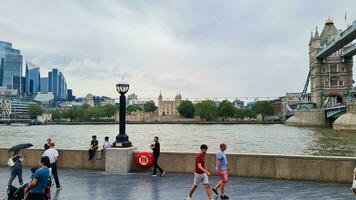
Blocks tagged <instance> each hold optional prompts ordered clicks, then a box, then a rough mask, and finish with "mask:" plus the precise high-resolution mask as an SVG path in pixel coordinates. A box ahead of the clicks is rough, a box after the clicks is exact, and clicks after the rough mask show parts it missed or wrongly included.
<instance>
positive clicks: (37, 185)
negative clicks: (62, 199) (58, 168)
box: [25, 156, 50, 200]
mask: <svg viewBox="0 0 356 200" xmlns="http://www.w3.org/2000/svg"><path fill="white" fill-rule="evenodd" d="M40 166H41V168H39V169H37V170H36V172H35V174H34V176H33V179H32V181H31V183H30V184H29V186H28V187H27V188H26V189H25V192H26V193H27V192H28V193H29V194H28V196H27V200H44V199H45V188H46V186H47V182H48V177H49V175H50V172H49V169H48V167H49V166H50V161H49V158H48V157H47V156H43V157H42V158H41V163H40Z"/></svg>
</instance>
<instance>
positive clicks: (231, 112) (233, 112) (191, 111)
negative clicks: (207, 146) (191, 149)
mask: <svg viewBox="0 0 356 200" xmlns="http://www.w3.org/2000/svg"><path fill="white" fill-rule="evenodd" d="M178 113H179V114H180V115H181V116H182V117H184V118H193V117H194V116H199V117H200V119H203V120H206V121H212V120H216V119H217V118H218V117H221V118H223V119H226V118H234V117H235V118H237V119H238V120H239V119H240V120H241V119H244V118H250V119H251V118H256V116H257V115H258V114H260V115H261V116H262V120H264V118H265V117H266V116H270V115H273V114H274V109H273V107H272V105H271V104H270V103H269V102H268V101H258V102H256V103H255V105H254V106H253V107H252V109H249V108H242V109H237V108H235V107H234V106H233V104H232V103H231V102H230V101H228V100H224V101H222V102H220V103H219V105H217V104H216V103H215V102H213V101H211V100H205V101H202V102H200V103H197V104H193V102H191V101H189V100H184V101H182V102H181V103H180V104H179V106H178Z"/></svg>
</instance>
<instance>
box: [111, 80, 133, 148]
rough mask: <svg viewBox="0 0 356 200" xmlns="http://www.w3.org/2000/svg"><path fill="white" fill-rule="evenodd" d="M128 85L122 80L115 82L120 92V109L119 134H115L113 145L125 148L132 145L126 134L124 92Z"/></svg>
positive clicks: (127, 89)
mask: <svg viewBox="0 0 356 200" xmlns="http://www.w3.org/2000/svg"><path fill="white" fill-rule="evenodd" d="M129 88H130V85H129V84H128V83H127V82H126V81H124V80H122V81H120V82H119V83H118V84H116V90H117V92H118V93H119V94H120V111H119V119H120V120H119V121H120V126H119V134H118V135H117V136H116V141H115V143H114V147H119V148H126V147H132V144H131V142H130V141H129V136H127V135H126V97H125V94H126V93H127V91H129Z"/></svg>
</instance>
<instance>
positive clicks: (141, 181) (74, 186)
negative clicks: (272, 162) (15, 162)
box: [0, 168, 356, 200]
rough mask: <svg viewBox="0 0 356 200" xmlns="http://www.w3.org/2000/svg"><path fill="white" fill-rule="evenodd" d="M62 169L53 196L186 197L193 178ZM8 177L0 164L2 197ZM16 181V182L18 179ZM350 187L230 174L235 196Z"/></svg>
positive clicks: (338, 194)
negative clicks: (59, 185)
mask: <svg viewBox="0 0 356 200" xmlns="http://www.w3.org/2000/svg"><path fill="white" fill-rule="evenodd" d="M59 170H60V171H59V175H60V180H61V182H62V185H63V190H61V191H59V192H57V191H55V190H54V189H53V190H52V197H53V199H54V200H80V199H83V200H84V199H85V200H89V199H90V200H96V199H98V200H114V199H115V200H121V199H125V200H131V199H132V200H176V199H177V200H179V199H181V200H184V199H185V198H186V195H187V192H188V190H189V187H190V186H191V184H192V181H193V178H192V176H191V175H172V174H167V176H166V177H163V178H161V177H151V176H149V175H147V174H129V175H108V174H106V173H104V172H98V171H83V170H61V169H59ZM24 171H25V172H24V177H28V176H29V170H28V169H25V170H24ZM8 178H9V169H8V168H0V197H3V198H4V197H5V194H6V184H7V180H8ZM15 181H16V184H17V179H16V180H15ZM210 181H211V183H214V184H215V183H216V181H217V179H216V177H213V178H211V180H210ZM14 183H15V182H14ZM349 187H350V186H349V185H346V184H335V183H318V182H303V181H284V180H271V179H256V178H241V177H231V179H230V182H229V185H228V187H227V194H228V195H230V199H232V200H236V199H238V200H240V199H241V200H242V199H250V200H256V199H261V200H262V199H263V200H269V199H271V200H279V199H293V200H294V199H303V200H308V199H310V200H318V199H320V200H329V199H330V200H331V199H332V200H338V199H340V200H341V199H353V200H355V199H356V196H353V195H352V194H351V192H350V191H349ZM193 199H195V200H204V199H207V196H206V194H205V192H204V190H203V188H202V187H199V188H198V189H197V191H196V193H195V194H194V196H193Z"/></svg>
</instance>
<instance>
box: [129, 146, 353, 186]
mask: <svg viewBox="0 0 356 200" xmlns="http://www.w3.org/2000/svg"><path fill="white" fill-rule="evenodd" d="M137 153H139V152H135V154H137ZM195 156H196V154H195V153H176V152H163V153H162V154H161V156H160V158H159V164H160V166H161V167H162V168H164V169H165V170H167V172H169V173H193V172H194V167H195V166H194V163H195ZM206 158H207V162H206V168H207V169H208V170H209V171H210V172H214V171H215V154H208V155H207V157H206ZM227 158H228V161H229V166H230V168H231V171H230V175H231V176H244V177H256V178H273V179H289V180H309V181H327V182H340V183H350V182H352V177H353V170H354V168H355V167H356V158H355V157H319V156H284V155H260V154H228V155H227ZM133 170H134V171H135V172H142V171H145V170H142V169H138V168H137V167H135V166H134V168H133ZM146 171H147V170H146Z"/></svg>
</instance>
